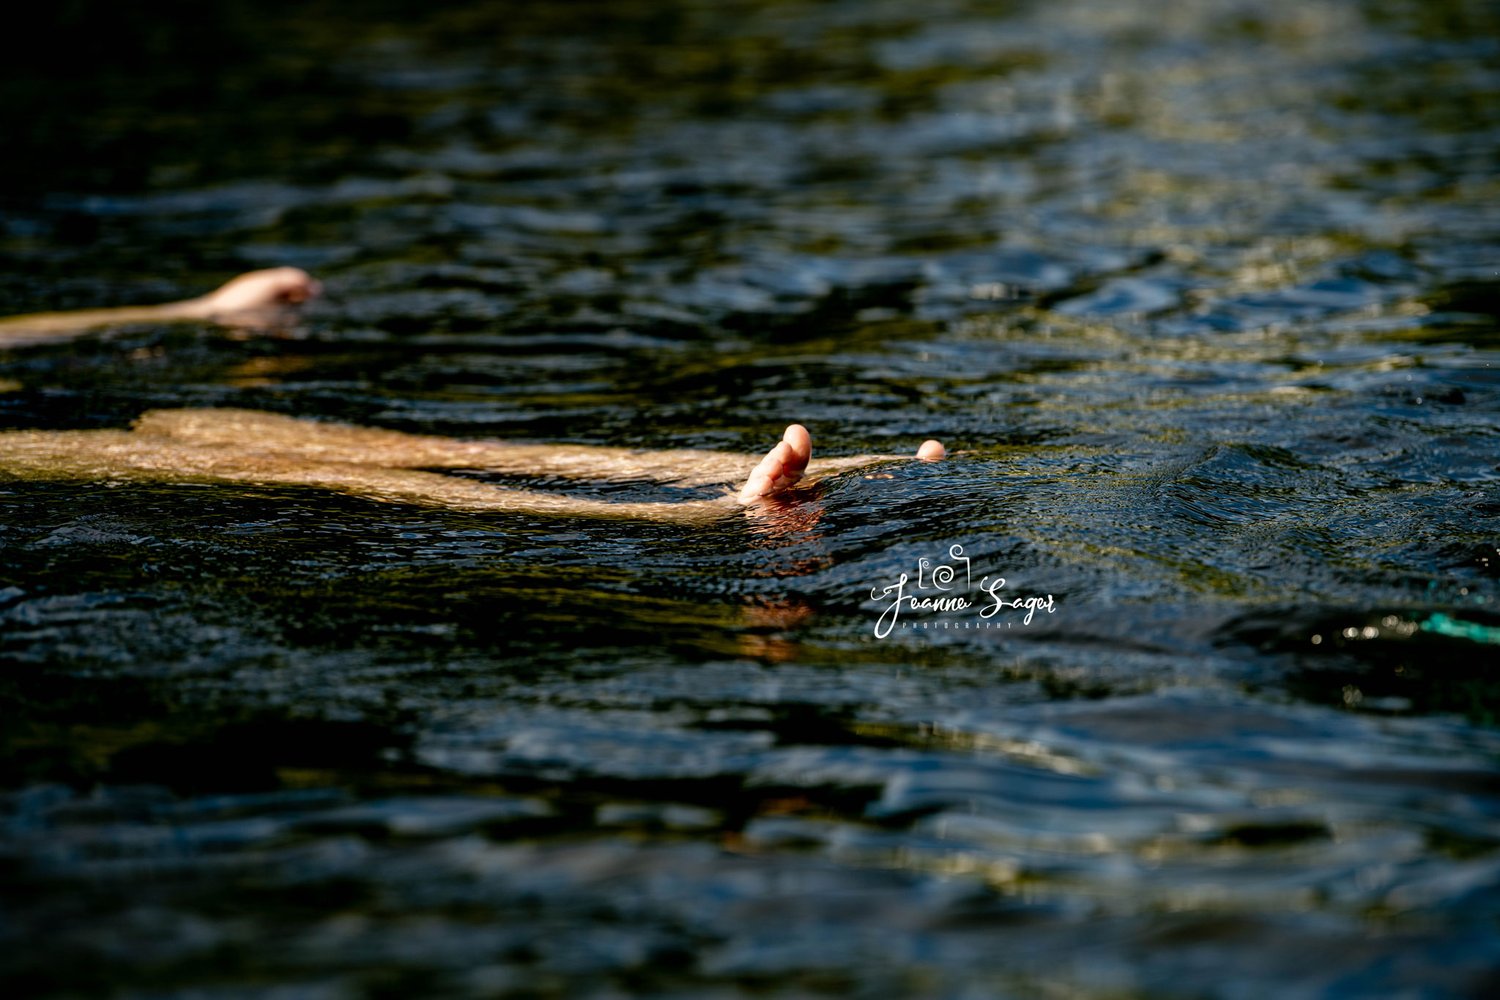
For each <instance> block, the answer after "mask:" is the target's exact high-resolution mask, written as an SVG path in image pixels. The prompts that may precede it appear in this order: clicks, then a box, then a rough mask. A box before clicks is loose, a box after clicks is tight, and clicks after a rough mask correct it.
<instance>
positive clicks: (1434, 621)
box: [1418, 611, 1500, 646]
mask: <svg viewBox="0 0 1500 1000" xmlns="http://www.w3.org/2000/svg"><path fill="white" fill-rule="evenodd" d="M1418 627H1419V628H1420V629H1421V630H1422V631H1423V632H1433V633H1435V634H1437V635H1446V636H1449V637H1450V638H1454V639H1470V640H1473V641H1474V642H1483V643H1487V644H1489V645H1492V646H1500V628H1496V627H1495V626H1493V625H1481V624H1479V623H1478V622H1466V621H1464V620H1463V619H1461V618H1454V617H1453V616H1452V615H1445V614H1443V613H1442V612H1441V611H1440V612H1438V613H1437V614H1435V615H1433V616H1431V617H1430V618H1428V619H1427V620H1426V621H1424V622H1423V623H1422V624H1421V625H1420V626H1418Z"/></svg>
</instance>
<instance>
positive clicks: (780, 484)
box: [736, 424, 948, 504]
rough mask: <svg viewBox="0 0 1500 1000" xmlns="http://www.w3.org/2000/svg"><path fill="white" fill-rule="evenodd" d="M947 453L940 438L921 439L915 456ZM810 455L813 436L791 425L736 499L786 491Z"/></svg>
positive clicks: (936, 457) (754, 498)
mask: <svg viewBox="0 0 1500 1000" xmlns="http://www.w3.org/2000/svg"><path fill="white" fill-rule="evenodd" d="M947 454H948V451H947V449H946V448H944V447H943V443H942V442H941V441H931V440H929V441H924V442H922V447H920V448H918V449H917V458H919V459H921V460H922V461H924V462H936V461H937V460H939V459H941V458H943V457H944V456H945V455H947ZM811 458H812V435H810V434H808V433H807V428H806V427H803V426H802V425H801V424H792V425H791V426H790V427H788V428H787V429H786V433H785V434H783V435H782V436H781V441H780V442H778V443H777V445H776V447H774V448H772V449H771V450H770V451H768V452H766V457H765V458H763V459H761V460H760V464H759V465H757V466H756V467H755V471H754V472H751V473H750V478H749V479H747V480H745V485H744V486H743V487H741V488H740V492H739V494H738V495H737V496H736V499H737V500H739V502H740V503H744V504H748V503H754V502H755V501H757V500H761V499H764V498H766V497H773V496H776V495H777V494H780V493H784V492H786V491H787V490H789V489H791V488H792V487H793V486H795V485H797V483H798V481H799V480H801V479H802V475H803V473H805V472H806V471H807V463H808V461H809V460H810V459H811ZM850 461H864V460H850Z"/></svg>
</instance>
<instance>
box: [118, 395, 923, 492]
mask: <svg viewBox="0 0 1500 1000" xmlns="http://www.w3.org/2000/svg"><path fill="white" fill-rule="evenodd" d="M135 428H136V432H137V433H138V434H142V435H150V436H154V437H162V438H168V439H171V440H174V441H180V442H183V443H188V444H196V445H202V446H213V447H220V448H233V449H253V450H255V451H257V452H262V453H266V454H278V455H286V456H301V457H304V458H315V459H321V460H328V461H337V462H343V463H351V464H357V465H373V466H380V467H383V468H391V469H485V470H488V471H492V472H509V473H515V474H517V475H525V476H537V477H544V478H546V477H556V478H559V479H585V480H613V481H626V480H645V481H649V482H659V483H668V484H672V485H677V486H711V485H716V484H720V483H723V484H730V483H743V484H744V486H745V488H744V489H743V490H741V491H740V495H741V499H742V500H744V501H746V502H748V501H749V500H752V499H754V498H755V497H758V496H769V495H772V494H774V493H778V492H781V491H783V490H785V489H787V488H788V487H790V486H791V485H793V484H794V483H796V482H797V480H798V478H800V476H801V475H802V474H803V472H804V471H805V469H806V467H807V462H808V457H809V456H810V454H811V452H812V443H811V440H810V439H809V436H808V433H807V430H806V429H805V428H803V427H801V426H800V425H796V424H794V425H792V427H789V428H787V432H786V434H785V435H783V437H782V441H781V443H779V444H778V445H777V446H776V448H773V449H772V450H771V453H770V454H768V455H766V456H765V457H764V458H762V459H760V460H759V463H758V464H757V460H756V458H755V456H753V455H737V454H734V453H732V452H722V451H702V450H697V449H689V448H673V449H668V450H661V451H646V450H640V449H631V448H610V447H600V446H597V445H582V444H510V443H507V442H504V441H460V440H457V439H455V438H448V437H438V436H434V435H425V434H407V433H405V432H402V431H393V430H384V429H381V428H376V427H354V426H351V425H348V424H334V423H325V422H321V421H315V420H306V419H301V418H297V417H286V416H281V415H279V414H275V413H262V412H259V411H256V410H152V411H151V412H149V413H146V414H145V415H144V416H142V417H141V418H140V419H139V420H137V421H136V424H135ZM794 431H795V432H796V433H794ZM794 439H795V440H794ZM794 444H795V447H793V445H794ZM783 446H785V448H783ZM934 449H936V451H935V452H934ZM942 455H943V450H942V445H940V444H938V443H937V442H936V441H928V442H927V443H926V444H924V445H923V446H922V450H919V451H918V453H917V457H918V458H924V459H930V458H941V457H942ZM900 457H901V456H897V455H855V456H849V457H845V458H834V459H829V460H826V461H822V462H820V463H819V469H818V473H819V475H824V474H828V473H832V472H842V471H845V470H848V469H855V468H859V467H861V466H865V465H871V464H874V463H876V462H886V461H892V460H895V459H898V458H900ZM767 463H774V464H775V465H776V471H775V472H774V473H773V472H772V470H771V467H770V466H769V465H768V464H767ZM788 463H790V464H788ZM763 467H764V468H763ZM794 473H795V474H794ZM746 477H749V480H750V481H749V482H747V481H746ZM752 485H753V487H754V488H753V489H752Z"/></svg>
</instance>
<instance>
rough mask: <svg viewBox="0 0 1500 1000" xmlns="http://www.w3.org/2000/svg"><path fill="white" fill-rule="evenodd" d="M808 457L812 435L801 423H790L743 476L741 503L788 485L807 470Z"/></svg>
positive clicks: (810, 452) (780, 490)
mask: <svg viewBox="0 0 1500 1000" xmlns="http://www.w3.org/2000/svg"><path fill="white" fill-rule="evenodd" d="M810 458H812V435H811V434H809V433H807V428H806V427H803V426H802V425H801V424H792V425H791V426H790V427H788V428H787V429H786V433H785V434H783V435H782V436H781V440H780V441H779V442H777V444H776V447H774V448H772V449H771V450H770V451H768V452H766V457H765V458H763V459H761V460H760V464H759V465H757V466H756V467H755V471H753V472H751V473H750V478H749V479H747V480H745V485H744V486H743V487H742V488H741V489H740V493H739V501H740V503H751V502H753V501H755V500H759V499H760V498H761V497H769V496H775V495H776V494H777V493H781V492H783V491H785V490H788V489H791V488H792V487H793V486H795V485H796V484H797V480H799V479H801V478H802V473H804V472H806V471H807V462H808V459H810Z"/></svg>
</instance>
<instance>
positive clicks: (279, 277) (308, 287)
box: [0, 267, 322, 347]
mask: <svg viewBox="0 0 1500 1000" xmlns="http://www.w3.org/2000/svg"><path fill="white" fill-rule="evenodd" d="M321 291H322V285H320V284H318V282H316V281H314V280H313V278H312V277H311V276H309V275H308V274H307V272H306V271H303V270H300V269H298V268H295V267H273V268H268V269H266V270H264V271H251V272H250V273H248V274H242V275H240V276H239V277H237V278H235V279H233V280H232V281H229V282H226V283H225V284H223V285H221V286H220V287H219V288H217V289H216V290H214V291H212V292H210V293H208V294H207V295H202V296H199V297H198V298H196V299H185V300H183V301H181V302H166V303H163V304H161V305H154V306H123V307H120V308H115V309H81V310H78V311H75V312H54V313H32V314H31V315H28V316H12V317H10V318H8V319H0V347H21V346H25V345H27V344H39V343H45V342H47V341H51V340H66V339H68V338H70V337H76V336H78V335H80V334H83V333H87V332H88V331H89V330H92V329H95V328H97V327H101V326H112V325H118V324H122V323H161V322H169V321H174V320H195V319H196V320H208V321H210V322H215V323H225V324H229V325H245V324H255V323H257V322H260V321H262V320H265V319H267V318H269V317H271V316H272V315H273V314H274V313H275V312H276V311H277V310H279V309H282V308H284V307H286V306H289V305H297V304H300V303H302V302H306V301H307V300H308V299H311V298H313V297H314V296H316V295H318V294H319V293H320V292H321Z"/></svg>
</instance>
